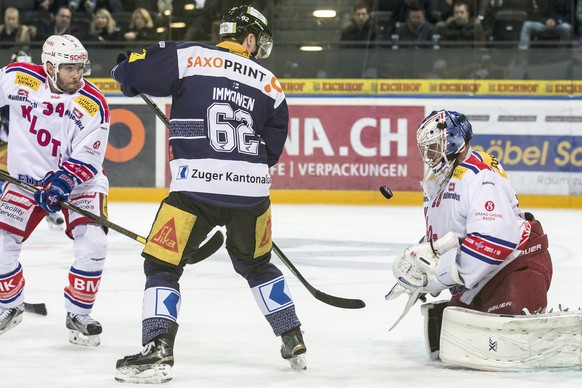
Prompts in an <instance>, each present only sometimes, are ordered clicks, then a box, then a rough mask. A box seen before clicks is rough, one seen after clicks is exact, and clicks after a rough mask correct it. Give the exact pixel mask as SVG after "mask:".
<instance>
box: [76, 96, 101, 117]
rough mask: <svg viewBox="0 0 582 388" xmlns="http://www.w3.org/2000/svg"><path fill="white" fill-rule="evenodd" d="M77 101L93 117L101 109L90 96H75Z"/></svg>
mask: <svg viewBox="0 0 582 388" xmlns="http://www.w3.org/2000/svg"><path fill="white" fill-rule="evenodd" d="M75 102H76V103H77V104H79V105H80V106H81V108H83V109H84V110H85V111H86V112H87V113H89V116H91V117H93V116H95V113H97V112H98V111H99V106H98V105H97V104H96V103H95V102H94V101H92V100H91V99H90V98H87V97H85V96H79V97H77V98H75Z"/></svg>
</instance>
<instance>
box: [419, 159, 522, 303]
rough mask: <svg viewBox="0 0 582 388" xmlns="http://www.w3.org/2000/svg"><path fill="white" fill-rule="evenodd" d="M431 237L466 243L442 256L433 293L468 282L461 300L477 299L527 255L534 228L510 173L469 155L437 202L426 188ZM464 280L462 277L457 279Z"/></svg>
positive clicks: (493, 162) (431, 287)
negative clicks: (447, 236)
mask: <svg viewBox="0 0 582 388" xmlns="http://www.w3.org/2000/svg"><path fill="white" fill-rule="evenodd" d="M424 210H425V218H426V237H425V241H428V240H429V239H433V240H436V239H438V238H439V237H442V236H444V235H445V234H446V233H447V232H450V231H452V232H454V233H455V234H456V235H457V236H458V237H459V238H460V239H461V240H463V242H462V244H461V246H460V249H459V250H458V251H457V250H452V251H449V252H447V253H446V254H444V255H442V257H441V260H440V262H439V264H438V265H437V269H436V272H435V275H436V278H435V279H433V280H432V281H431V282H429V285H428V286H427V287H426V289H427V291H437V290H442V289H445V288H448V287H451V286H453V285H455V284H456V283H458V281H457V282H456V281H455V280H458V279H459V278H460V279H461V280H462V282H463V284H464V286H465V288H466V291H465V294H466V295H463V297H461V300H462V301H463V302H465V303H469V302H470V301H471V300H472V298H473V297H474V295H476V294H477V293H478V291H479V290H480V289H481V288H482V287H483V286H484V285H485V284H486V283H487V281H489V280H490V279H491V278H492V277H493V276H494V275H495V274H496V273H497V272H499V271H500V270H501V268H503V267H504V266H506V265H507V264H509V263H510V262H511V261H513V260H514V259H515V258H516V257H517V256H518V255H519V253H520V252H521V250H520V248H521V247H522V246H523V244H524V243H525V241H527V238H528V237H529V232H530V224H529V222H528V221H526V220H525V219H524V218H523V214H522V212H521V210H520V209H519V207H518V200H517V197H516V194H515V191H514V189H513V187H512V186H511V184H510V182H509V179H508V178H507V174H506V173H505V170H504V169H503V167H501V165H499V162H498V161H497V160H496V159H494V158H493V157H491V155H488V154H486V153H482V152H476V151H473V150H469V153H468V154H467V157H466V159H465V160H464V161H463V162H462V163H461V164H460V165H459V166H457V167H456V168H455V170H454V172H453V175H452V177H451V179H450V180H449V182H448V183H446V184H445V185H444V187H443V188H442V190H440V191H438V193H436V195H433V196H432V198H430V197H429V195H428V194H427V190H426V189H425V196H424ZM457 275H458V276H457Z"/></svg>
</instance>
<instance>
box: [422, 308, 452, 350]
mask: <svg viewBox="0 0 582 388" xmlns="http://www.w3.org/2000/svg"><path fill="white" fill-rule="evenodd" d="M448 304H449V302H448V301H446V300H441V301H437V302H434V303H425V304H423V305H422V306H420V310H421V312H422V316H423V317H424V344H425V348H426V353H427V354H428V355H429V357H430V358H431V359H433V360H436V359H438V358H439V349H440V339H441V326H442V320H443V311H444V310H445V308H446V307H447V305H448Z"/></svg>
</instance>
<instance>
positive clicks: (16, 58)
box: [10, 50, 32, 63]
mask: <svg viewBox="0 0 582 388" xmlns="http://www.w3.org/2000/svg"><path fill="white" fill-rule="evenodd" d="M10 62H13V63H14V62H26V63H32V56H31V55H30V54H29V53H28V52H27V51H24V50H20V51H17V52H15V53H14V54H12V57H11V58H10Z"/></svg>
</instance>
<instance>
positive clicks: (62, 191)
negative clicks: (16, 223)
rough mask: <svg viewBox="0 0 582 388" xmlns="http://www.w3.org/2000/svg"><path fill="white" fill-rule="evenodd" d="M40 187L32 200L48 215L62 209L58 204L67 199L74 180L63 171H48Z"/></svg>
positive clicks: (73, 186)
mask: <svg viewBox="0 0 582 388" xmlns="http://www.w3.org/2000/svg"><path fill="white" fill-rule="evenodd" d="M42 186H43V188H42V189H40V190H38V191H37V192H36V193H34V200H35V201H36V203H38V205H39V206H40V207H42V208H43V209H44V210H45V211H47V212H48V213H56V212H58V211H60V210H61V209H62V206H61V205H60V203H61V202H65V201H66V200H67V199H69V195H71V191H73V189H74V188H75V179H74V178H73V176H72V175H71V174H69V173H68V172H66V171H64V170H58V171H50V172H48V173H47V174H46V175H45V177H44V179H43V180H42Z"/></svg>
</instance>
